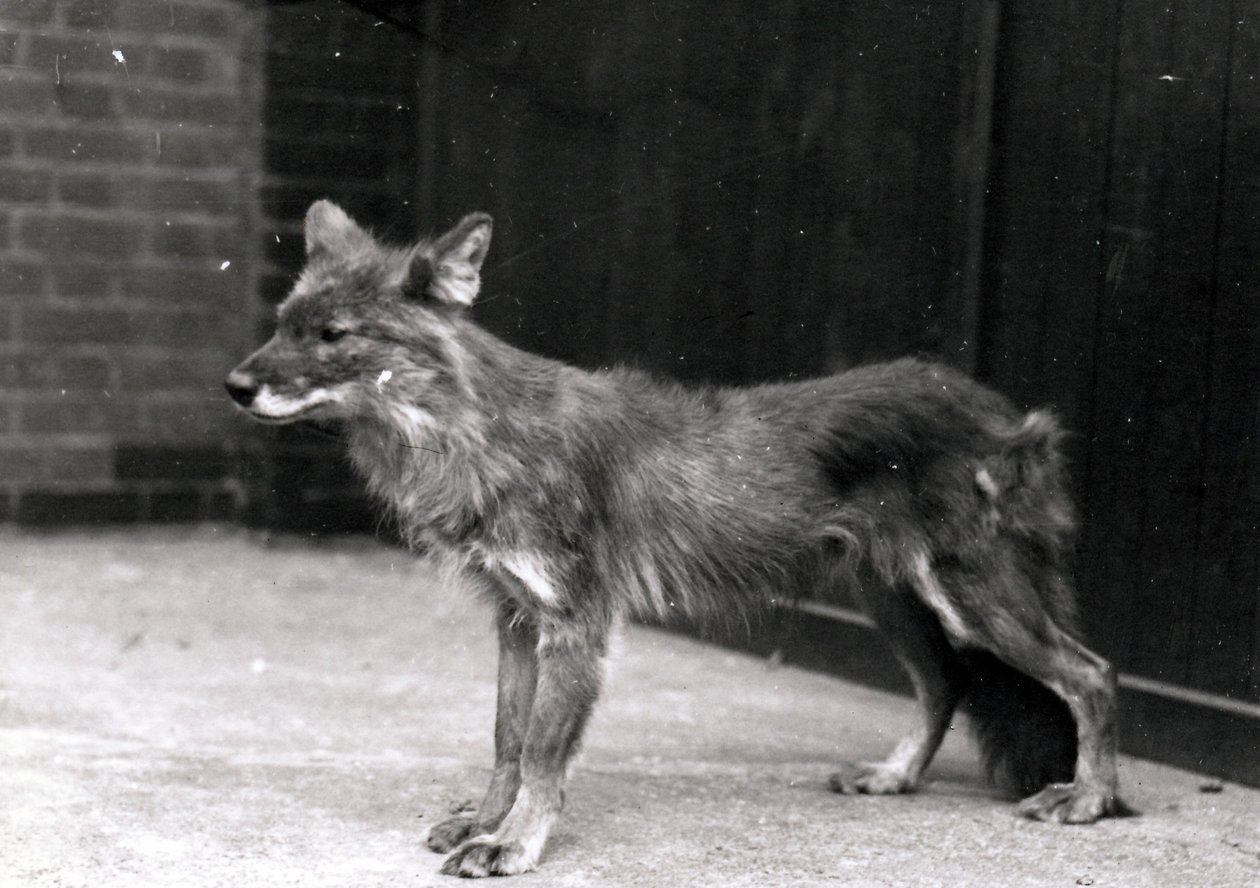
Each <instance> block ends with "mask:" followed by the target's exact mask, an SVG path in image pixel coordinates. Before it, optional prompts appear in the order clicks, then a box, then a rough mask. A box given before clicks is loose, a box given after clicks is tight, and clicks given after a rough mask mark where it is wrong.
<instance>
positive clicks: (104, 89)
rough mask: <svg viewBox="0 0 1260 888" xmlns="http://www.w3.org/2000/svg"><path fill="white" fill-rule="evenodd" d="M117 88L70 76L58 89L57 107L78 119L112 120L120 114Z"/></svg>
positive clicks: (68, 115)
mask: <svg viewBox="0 0 1260 888" xmlns="http://www.w3.org/2000/svg"><path fill="white" fill-rule="evenodd" d="M114 96H115V90H114V88H113V87H112V86H109V85H107V84H103V83H83V82H81V81H79V82H76V81H73V80H71V79H69V78H67V79H65V80H63V81H62V84H61V88H60V89H58V90H57V107H58V108H60V109H61V112H62V113H63V114H65V115H66V116H67V117H71V118H75V119H77V120H110V119H113V118H115V117H117V116H118V108H117V104H116V102H115V100H114Z"/></svg>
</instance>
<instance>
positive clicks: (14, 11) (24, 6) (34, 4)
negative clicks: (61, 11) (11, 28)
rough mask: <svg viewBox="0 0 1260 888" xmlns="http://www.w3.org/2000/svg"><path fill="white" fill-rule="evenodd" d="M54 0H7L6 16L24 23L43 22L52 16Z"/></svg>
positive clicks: (5, 6)
mask: <svg viewBox="0 0 1260 888" xmlns="http://www.w3.org/2000/svg"><path fill="white" fill-rule="evenodd" d="M52 11H53V0H6V2H5V4H4V17H5V18H6V19H9V20H10V21H15V22H20V23H24V24H33V25H35V24H43V23H44V22H46V21H48V20H49V19H50V18H51V17H52Z"/></svg>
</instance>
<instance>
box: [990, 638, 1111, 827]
mask: <svg viewBox="0 0 1260 888" xmlns="http://www.w3.org/2000/svg"><path fill="white" fill-rule="evenodd" d="M995 653H997V654H998V656H1000V657H1005V658H1007V659H1008V662H1010V663H1011V665H1013V666H1015V667H1016V668H1018V669H1020V670H1022V671H1024V672H1025V673H1027V674H1028V675H1030V676H1031V677H1033V678H1035V679H1037V680H1038V681H1040V682H1041V683H1043V684H1044V685H1046V687H1048V688H1050V689H1051V690H1052V691H1054V692H1055V693H1056V694H1058V695H1059V697H1061V698H1062V699H1063V701H1064V702H1066V703H1067V705H1068V708H1069V709H1070V710H1071V712H1072V718H1073V719H1074V720H1075V721H1076V742H1077V752H1076V767H1075V772H1074V774H1073V778H1072V782H1071V783H1052V784H1050V785H1049V786H1047V787H1046V788H1045V789H1042V790H1041V791H1040V792H1038V793H1036V794H1035V795H1032V796H1030V797H1029V798H1027V799H1025V800H1024V801H1023V802H1021V803H1020V805H1019V813H1021V814H1023V815H1024V816H1025V817H1031V818H1033V819H1035V820H1048V821H1053V822H1056V823H1092V822H1094V821H1095V820H1097V819H1099V818H1100V817H1104V816H1106V815H1108V814H1124V813H1127V811H1128V809H1127V808H1126V806H1125V805H1124V803H1123V802H1121V801H1120V799H1119V798H1118V797H1117V794H1116V793H1117V791H1118V790H1117V784H1118V778H1117V775H1116V747H1117V733H1116V716H1115V708H1116V704H1115V698H1116V675H1115V670H1114V668H1113V667H1112V666H1111V664H1110V663H1108V662H1107V661H1106V660H1104V659H1103V658H1102V657H1100V656H1098V655H1097V654H1095V653H1094V652H1093V651H1091V650H1089V649H1088V648H1087V647H1085V646H1084V645H1083V644H1081V643H1080V642H1079V641H1078V640H1076V639H1075V638H1073V637H1072V636H1071V635H1069V634H1068V633H1066V632H1064V631H1063V630H1061V629H1060V628H1058V627H1057V626H1052V627H1051V629H1050V632H1049V637H1048V638H1047V639H1046V641H1045V642H1044V643H1043V644H1042V646H1041V647H1040V648H1039V649H1030V648H1029V647H1027V646H1024V645H1016V646H1010V645H1008V646H1006V647H1005V649H1003V650H998V651H995Z"/></svg>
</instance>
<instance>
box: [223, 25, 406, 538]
mask: <svg viewBox="0 0 1260 888" xmlns="http://www.w3.org/2000/svg"><path fill="white" fill-rule="evenodd" d="M411 5H412V4H410V3H409V2H408V3H394V4H390V3H376V4H375V7H376V8H378V9H380V10H381V11H382V12H385V13H387V14H389V15H391V16H395V15H406V14H407V13H408V8H409V7H410V6H411ZM419 52H420V47H419V46H418V44H417V42H416V38H415V36H414V35H410V34H407V33H405V32H403V31H400V30H398V29H397V28H395V27H393V26H391V25H389V24H387V23H384V22H382V21H381V20H379V19H378V18H376V17H375V16H373V15H370V14H368V13H366V12H364V11H363V10H361V9H358V8H356V7H354V6H351V5H350V4H347V3H342V2H338V0H311V2H305V3H296V4H277V5H275V6H272V7H271V9H270V13H269V16H268V21H267V28H266V53H265V61H264V80H265V82H266V86H267V88H266V98H265V101H264V109H263V117H264V121H265V132H266V139H265V144H264V152H263V169H264V172H263V178H262V188H261V202H262V209H263V220H262V230H261V233H260V248H261V252H262V265H261V280H260V300H259V304H260V305H261V306H262V308H263V314H262V317H261V319H260V322H259V324H258V327H257V331H256V335H255V339H256V341H258V342H261V341H262V340H263V339H265V338H266V336H267V335H269V334H270V329H271V324H270V316H271V311H272V309H273V307H274V306H275V304H276V303H277V302H279V301H280V299H282V298H283V297H284V296H285V294H286V293H287V292H288V290H289V287H290V286H291V284H292V281H293V278H294V276H295V274H296V272H297V271H298V270H299V269H300V268H301V267H302V264H303V259H304V257H303V238H302V230H301V222H302V218H303V216H304V215H305V212H306V208H307V207H308V206H310V204H311V202H313V201H315V200H317V199H319V198H325V197H326V198H330V199H332V200H334V201H336V202H338V203H339V204H341V206H343V207H344V208H345V209H346V210H347V211H348V212H349V213H350V214H351V215H353V216H354V217H355V218H356V219H357V220H358V221H360V222H361V223H363V224H364V225H366V226H368V227H370V228H371V229H372V230H374V231H375V232H376V233H377V234H379V235H380V236H382V237H384V238H388V239H393V240H396V241H400V242H401V241H409V240H411V239H413V238H414V237H415V236H416V224H417V218H418V214H417V212H416V207H415V199H414V195H415V193H416V179H417V155H416V141H417V128H416V108H415V105H416V96H417V93H418V88H417V82H416V80H417V76H418V75H417V71H418V65H419V61H418V60H419ZM246 450H247V453H246V455H247V460H246V463H245V466H246V472H245V485H244V494H245V500H246V503H247V512H246V515H245V517H246V519H247V520H248V521H250V522H251V523H256V524H262V525H265V526H268V527H284V528H289V529H301V530H365V529H370V528H372V527H375V518H374V516H373V510H372V508H371V506H370V503H369V502H368V500H367V497H366V494H365V493H364V491H363V488H362V485H361V484H360V483H359V481H358V479H357V478H355V477H354V476H353V475H352V474H351V472H350V469H349V466H348V463H347V461H346V458H345V449H344V447H343V446H342V445H341V443H340V442H338V441H336V440H331V439H329V438H328V437H327V436H326V435H325V434H320V433H319V432H317V431H313V430H310V429H306V428H303V427H286V428H280V429H265V430H259V431H258V432H257V434H256V435H254V436H253V437H252V438H251V439H250V441H249V443H248V444H247V446H246Z"/></svg>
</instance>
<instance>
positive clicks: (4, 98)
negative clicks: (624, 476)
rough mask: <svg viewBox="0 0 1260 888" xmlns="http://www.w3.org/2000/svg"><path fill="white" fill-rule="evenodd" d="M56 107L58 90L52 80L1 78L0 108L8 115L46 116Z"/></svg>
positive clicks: (42, 78) (41, 78)
mask: <svg viewBox="0 0 1260 888" xmlns="http://www.w3.org/2000/svg"><path fill="white" fill-rule="evenodd" d="M2 73H3V72H0V74H2ZM56 107H57V88H56V87H55V86H54V85H53V81H52V79H51V78H44V77H40V78H36V77H10V76H0V108H4V112H5V114H6V115H8V114H25V115H46V114H50V113H51V112H52V111H53V109H54V108H56Z"/></svg>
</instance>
